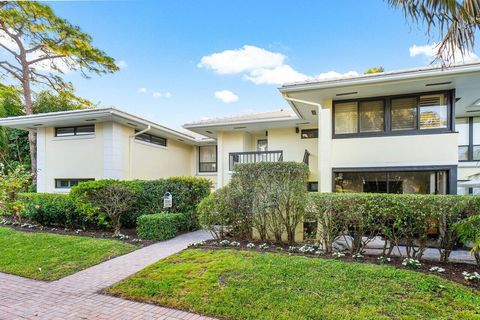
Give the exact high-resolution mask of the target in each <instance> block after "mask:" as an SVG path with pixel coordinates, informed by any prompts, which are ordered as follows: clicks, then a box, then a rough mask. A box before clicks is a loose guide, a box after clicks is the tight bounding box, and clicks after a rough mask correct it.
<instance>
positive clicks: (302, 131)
mask: <svg viewBox="0 0 480 320" xmlns="http://www.w3.org/2000/svg"><path fill="white" fill-rule="evenodd" d="M304 132H305V133H307V134H308V133H310V132H313V133H314V136H313V137H308V136H307V137H305V138H304V137H303V133H304ZM300 139H318V128H314V129H301V130H300Z"/></svg>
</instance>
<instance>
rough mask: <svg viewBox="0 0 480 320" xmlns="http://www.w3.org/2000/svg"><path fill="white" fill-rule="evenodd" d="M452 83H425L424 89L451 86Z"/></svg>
mask: <svg viewBox="0 0 480 320" xmlns="http://www.w3.org/2000/svg"><path fill="white" fill-rule="evenodd" d="M451 83H452V81H448V82H437V83H427V84H426V85H425V87H434V86H443V85H446V84H451Z"/></svg>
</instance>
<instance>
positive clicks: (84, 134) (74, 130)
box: [55, 124, 95, 138]
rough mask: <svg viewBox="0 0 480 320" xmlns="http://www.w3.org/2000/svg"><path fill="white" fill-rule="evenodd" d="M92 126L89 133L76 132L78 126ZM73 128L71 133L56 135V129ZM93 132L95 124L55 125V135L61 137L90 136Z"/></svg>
mask: <svg viewBox="0 0 480 320" xmlns="http://www.w3.org/2000/svg"><path fill="white" fill-rule="evenodd" d="M90 127H93V132H91V133H83V134H78V129H79V128H90ZM70 128H72V129H73V134H68V135H60V136H59V135H58V130H59V129H70ZM94 134H95V124H88V125H82V126H67V127H55V137H59V138H63V137H78V136H91V135H94Z"/></svg>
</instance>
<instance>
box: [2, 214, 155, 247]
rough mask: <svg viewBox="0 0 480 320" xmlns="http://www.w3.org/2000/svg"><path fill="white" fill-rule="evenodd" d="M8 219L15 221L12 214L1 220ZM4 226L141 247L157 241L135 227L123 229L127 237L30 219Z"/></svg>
mask: <svg viewBox="0 0 480 320" xmlns="http://www.w3.org/2000/svg"><path fill="white" fill-rule="evenodd" d="M2 220H6V221H9V223H13V219H12V217H11V216H1V215H0V221H2ZM0 226H2V227H7V228H11V229H15V230H18V231H23V232H32V233H33V232H48V233H55V234H61V235H69V236H80V237H90V238H102V239H111V240H118V241H122V242H125V243H131V244H134V245H137V246H140V247H145V246H148V245H150V244H152V243H154V242H155V241H151V240H143V239H139V238H137V233H136V230H135V228H132V229H122V230H121V234H122V235H125V236H126V237H120V238H119V237H113V232H111V231H108V230H88V229H86V230H84V229H69V228H63V227H47V226H42V225H38V224H35V223H33V222H30V221H28V220H22V223H21V224H1V225H0Z"/></svg>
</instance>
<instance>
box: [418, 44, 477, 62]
mask: <svg viewBox="0 0 480 320" xmlns="http://www.w3.org/2000/svg"><path fill="white" fill-rule="evenodd" d="M437 51H438V43H433V44H426V45H423V46H417V45H416V44H414V45H413V46H411V47H410V48H409V52H410V57H417V56H422V57H424V58H425V59H426V60H428V62H432V61H433V60H435V57H436V54H437ZM454 54H455V61H454V62H455V63H462V62H472V61H475V60H478V59H479V58H478V56H477V55H476V54H475V53H474V52H472V51H467V52H466V53H465V55H464V56H463V57H462V53H461V51H460V49H458V48H457V49H455V52H454Z"/></svg>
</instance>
